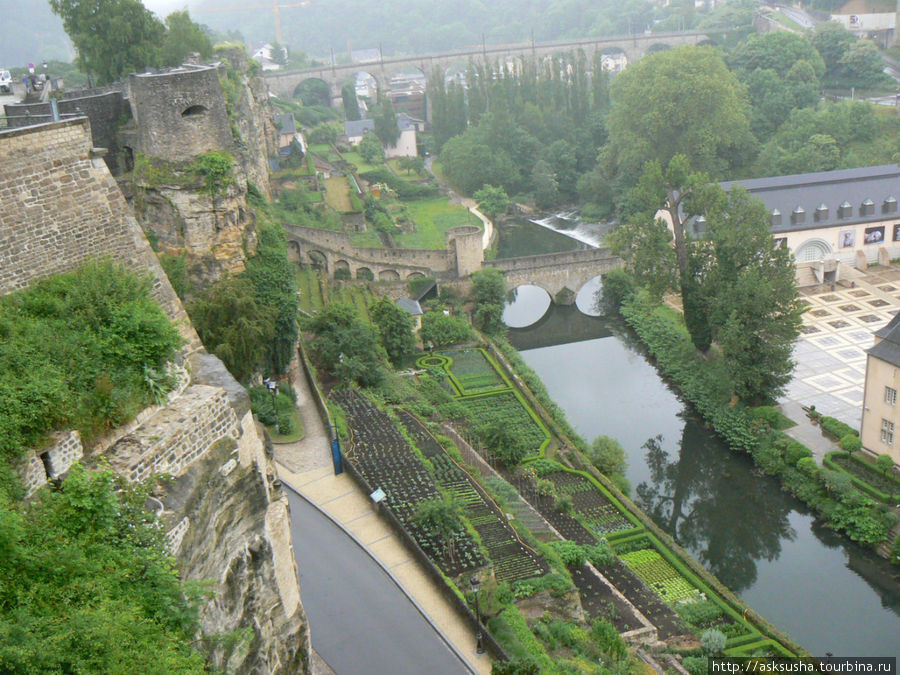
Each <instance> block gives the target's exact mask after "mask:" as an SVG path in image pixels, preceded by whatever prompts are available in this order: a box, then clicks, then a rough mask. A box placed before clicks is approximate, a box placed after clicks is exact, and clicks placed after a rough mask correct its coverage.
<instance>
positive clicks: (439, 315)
mask: <svg viewBox="0 0 900 675" xmlns="http://www.w3.org/2000/svg"><path fill="white" fill-rule="evenodd" d="M420 336H421V338H422V343H423V344H425V345H428V344H429V343H431V344H433V345H434V346H435V347H449V346H451V345H457V344H461V343H463V342H469V341H470V340H472V339H473V337H474V336H473V334H472V329H471V328H470V327H469V324H468V323H467V322H466V320H465V319H463V318H460V317H457V316H447V315H446V314H444V313H443V312H426V313H425V315H424V316H423V317H422V328H421V330H420Z"/></svg>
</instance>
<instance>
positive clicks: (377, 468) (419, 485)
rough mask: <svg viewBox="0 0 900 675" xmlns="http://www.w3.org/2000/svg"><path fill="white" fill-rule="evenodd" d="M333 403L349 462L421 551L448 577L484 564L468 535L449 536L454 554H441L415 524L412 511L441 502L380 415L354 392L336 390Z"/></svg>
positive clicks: (428, 477) (419, 463) (432, 483)
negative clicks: (344, 429) (343, 423)
mask: <svg viewBox="0 0 900 675" xmlns="http://www.w3.org/2000/svg"><path fill="white" fill-rule="evenodd" d="M332 399H333V400H334V401H335V402H336V403H337V404H338V405H339V406H340V407H341V408H342V409H343V411H344V413H345V414H346V416H347V426H348V429H349V431H350V435H351V440H350V443H349V444H348V448H349V450H348V451H347V459H348V460H350V461H351V462H353V465H354V466H355V467H356V469H357V470H358V471H359V472H360V473H361V474H362V475H363V477H364V478H365V479H366V481H367V482H368V483H369V485H371V486H373V488H381V489H382V490H383V491H384V493H385V495H386V497H385V503H386V505H387V507H388V508H389V509H391V510H392V511H393V512H394V514H395V515H396V516H397V518H398V519H399V520H400V522H402V523H403V526H404V527H405V528H406V529H407V530H408V531H409V532H410V534H411V535H412V536H413V538H414V539H415V540H416V542H417V543H418V544H419V546H420V547H421V548H422V550H423V551H425V553H426V554H427V555H428V557H429V558H431V559H432V560H433V561H434V562H435V564H437V565H438V566H439V567H440V568H441V570H442V571H443V572H444V574H446V575H447V576H449V577H458V576H459V575H461V574H467V573H470V572H473V571H475V570H476V569H478V568H479V567H483V566H484V565H486V564H487V560H485V558H484V556H483V555H482V554H481V551H480V550H479V547H478V544H476V543H475V540H474V539H473V538H472V537H471V535H469V534H468V532H466V531H462V532H458V533H456V534H455V535H454V536H453V539H454V542H453V544H454V546H453V548H454V549H455V551H456V555H455V556H454V557H453V558H450V557H449V556H447V555H445V549H444V545H443V542H442V541H440V540H438V539H437V538H435V537H433V536H432V535H430V534H429V533H428V532H426V531H425V530H424V529H423V528H422V527H420V526H419V525H418V524H417V523H416V519H415V513H416V507H417V506H418V505H419V504H420V503H422V502H425V501H429V500H433V499H440V498H441V494H440V492H439V491H438V489H437V486H436V485H435V481H434V479H433V478H432V476H431V474H430V473H429V472H428V469H427V468H425V466H424V465H423V464H422V461H421V460H420V459H419V457H418V455H416V453H415V451H414V450H413V449H412V447H411V446H410V445H409V442H408V441H407V440H406V439H405V438H404V437H403V435H402V434H401V433H400V431H399V430H398V429H397V425H396V424H394V421H393V420H392V419H391V418H390V417H389V416H388V415H387V413H385V412H384V411H382V410H380V409H379V408H377V407H376V406H375V405H373V404H372V403H371V402H369V401H368V399H366V398H365V397H364V396H362V395H361V394H359V393H358V392H356V391H354V390H343V391H336V392H334V393H333V394H332Z"/></svg>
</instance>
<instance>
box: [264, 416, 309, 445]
mask: <svg viewBox="0 0 900 675" xmlns="http://www.w3.org/2000/svg"><path fill="white" fill-rule="evenodd" d="M291 422H293V423H294V430H293V431H292V432H291V433H289V434H276V433H275V427H274V426H271V427H270V426H266V431H268V432H269V436H270V437H271V438H272V442H273V443H293V442H294V441H299V440H300V439H301V438H303V435H304V434H303V418H302V417H300V411H299V410H297V409H296V408H294V410H293V411H292V412H291Z"/></svg>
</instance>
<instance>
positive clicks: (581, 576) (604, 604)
mask: <svg viewBox="0 0 900 675" xmlns="http://www.w3.org/2000/svg"><path fill="white" fill-rule="evenodd" d="M569 572H571V573H572V580H573V581H574V582H575V587H576V588H577V589H578V594H579V595H580V596H581V606H582V607H583V608H584V611H585V612H586V613H587V616H588V618H589V619H590V620H592V621H593V620H594V619H606V620H607V621H609V622H610V623H612V625H614V626H615V627H616V630H617V631H619V632H620V633H624V632H625V631H629V630H634V629H636V628H640V627H641V622H640V621H638V619H637V617H636V616H635V615H634V612H633V611H632V610H631V608H630V607H629V606H628V604H627V603H625V602H623V601H622V600H621V599H620V598H619V597H618V596H616V595H615V594H614V593H613V592H612V591H611V590H610V589H609V587H608V586H607V585H606V584H604V583H602V582H601V581H600V580H599V579H598V578H597V576H596V575H595V574H594V572H593V571H591V569H590V568H589V567H588V566H587V565H582V566H581V567H572V568H569Z"/></svg>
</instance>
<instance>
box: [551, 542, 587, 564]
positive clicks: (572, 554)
mask: <svg viewBox="0 0 900 675" xmlns="http://www.w3.org/2000/svg"><path fill="white" fill-rule="evenodd" d="M550 546H551V547H552V548H553V550H554V551H556V553H557V555H558V556H559V557H560V559H561V560H562V561H563V564H564V565H565V566H566V567H581V566H582V565H584V561H585V560H586V556H585V551H584V549H583V548H582V547H581V546H579V545H578V544H576V543H575V542H574V541H551V542H550Z"/></svg>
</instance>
